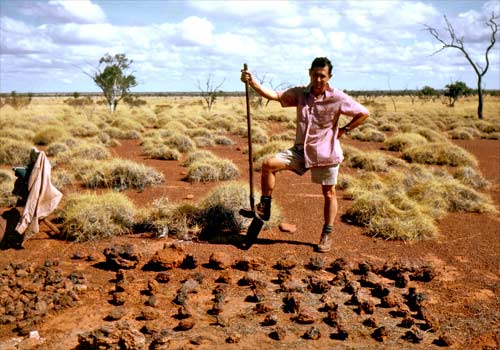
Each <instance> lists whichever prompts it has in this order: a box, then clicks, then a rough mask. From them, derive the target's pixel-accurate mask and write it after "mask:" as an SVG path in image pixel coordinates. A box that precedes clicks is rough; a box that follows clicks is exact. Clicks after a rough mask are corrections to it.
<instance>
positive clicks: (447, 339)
mask: <svg viewBox="0 0 500 350" xmlns="http://www.w3.org/2000/svg"><path fill="white" fill-rule="evenodd" d="M433 344H435V345H437V346H442V347H445V346H452V345H453V344H455V339H454V338H453V337H451V336H449V335H446V334H441V335H440V336H439V338H437V339H436V340H434V342H433Z"/></svg>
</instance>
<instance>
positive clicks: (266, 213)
mask: <svg viewBox="0 0 500 350" xmlns="http://www.w3.org/2000/svg"><path fill="white" fill-rule="evenodd" d="M239 213H240V215H241V216H244V217H246V218H249V219H252V218H254V217H258V218H259V219H261V220H262V221H269V219H270V218H271V197H264V196H262V197H260V203H258V204H257V205H256V206H255V212H253V211H251V210H250V209H240V211H239Z"/></svg>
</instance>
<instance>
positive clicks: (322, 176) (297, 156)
mask: <svg viewBox="0 0 500 350" xmlns="http://www.w3.org/2000/svg"><path fill="white" fill-rule="evenodd" d="M276 158H278V159H280V160H282V161H283V162H284V163H285V164H286V165H287V166H288V167H290V168H291V170H292V171H293V172H295V173H296V174H298V175H301V176H302V175H304V174H305V173H306V172H307V171H308V170H309V169H308V168H306V164H305V159H304V147H303V146H300V145H295V146H293V147H292V148H289V149H286V150H284V151H281V152H279V153H278V154H276ZM339 167H340V166H339V164H335V165H330V166H323V167H315V168H310V169H311V182H312V183H315V184H320V185H336V184H337V177H338V175H339Z"/></svg>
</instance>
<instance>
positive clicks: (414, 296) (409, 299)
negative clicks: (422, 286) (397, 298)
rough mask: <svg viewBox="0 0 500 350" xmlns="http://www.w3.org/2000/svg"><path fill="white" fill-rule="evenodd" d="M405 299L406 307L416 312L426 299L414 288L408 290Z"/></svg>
mask: <svg viewBox="0 0 500 350" xmlns="http://www.w3.org/2000/svg"><path fill="white" fill-rule="evenodd" d="M405 298H406V305H408V307H409V308H410V310H412V311H418V308H419V307H420V306H422V305H423V303H424V302H425V300H426V299H427V298H426V296H425V294H424V293H419V292H417V290H416V289H415V288H410V289H409V291H408V294H407V295H405Z"/></svg>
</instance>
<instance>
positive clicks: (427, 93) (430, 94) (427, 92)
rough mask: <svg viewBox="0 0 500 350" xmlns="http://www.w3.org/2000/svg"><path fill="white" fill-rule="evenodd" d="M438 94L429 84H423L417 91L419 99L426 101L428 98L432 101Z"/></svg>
mask: <svg viewBox="0 0 500 350" xmlns="http://www.w3.org/2000/svg"><path fill="white" fill-rule="evenodd" d="M438 95H439V93H438V92H437V90H436V89H434V88H433V87H430V86H427V85H426V86H424V87H423V88H422V89H421V90H420V91H419V92H418V97H419V98H420V99H421V100H424V101H428V100H430V99H432V101H434V99H435V98H436V97H437V96H438Z"/></svg>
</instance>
